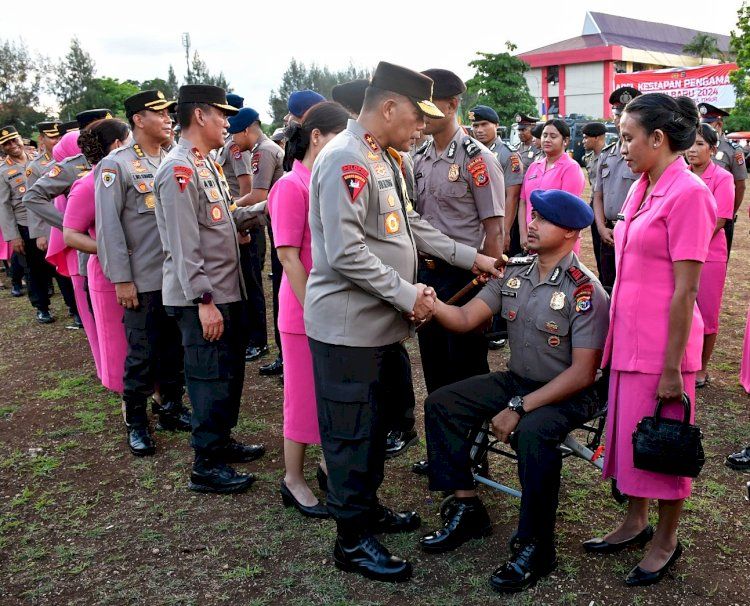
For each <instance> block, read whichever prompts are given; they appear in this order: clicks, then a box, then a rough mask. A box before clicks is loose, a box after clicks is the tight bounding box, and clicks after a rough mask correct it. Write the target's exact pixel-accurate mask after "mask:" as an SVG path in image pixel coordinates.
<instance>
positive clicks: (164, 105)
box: [124, 90, 177, 118]
mask: <svg viewBox="0 0 750 606" xmlns="http://www.w3.org/2000/svg"><path fill="white" fill-rule="evenodd" d="M124 105H125V115H126V116H127V117H128V118H130V117H131V116H132V115H133V114H137V113H138V112H142V111H144V110H147V109H150V110H151V111H155V112H160V111H161V110H163V109H167V110H169V111H174V108H175V106H176V105H177V101H170V100H168V99H167V98H166V97H165V96H164V93H163V92H161V91H160V90H144V91H141V92H140V93H136V94H135V95H132V96H130V97H128V98H127V99H125V103H124Z"/></svg>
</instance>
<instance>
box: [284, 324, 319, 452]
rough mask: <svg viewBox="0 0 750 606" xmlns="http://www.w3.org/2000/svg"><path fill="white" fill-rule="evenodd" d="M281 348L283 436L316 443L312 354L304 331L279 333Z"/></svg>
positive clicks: (317, 437)
mask: <svg viewBox="0 0 750 606" xmlns="http://www.w3.org/2000/svg"><path fill="white" fill-rule="evenodd" d="M281 349H282V350H283V351H284V437H285V438H286V439H287V440H294V441H295V442H299V443H300V444H320V430H319V428H318V406H317V402H316V400H315V381H314V379H313V365H312V354H311V353H310V344H309V343H308V341H307V335H298V334H292V333H289V332H282V333H281Z"/></svg>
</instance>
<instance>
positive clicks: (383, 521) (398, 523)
mask: <svg viewBox="0 0 750 606" xmlns="http://www.w3.org/2000/svg"><path fill="white" fill-rule="evenodd" d="M375 516H376V518H377V519H376V520H375V522H373V526H372V532H373V534H380V533H388V534H395V533H397V532H411V531H412V530H416V529H417V528H419V527H420V526H421V525H422V518H420V517H419V514H418V513H417V512H416V511H398V512H397V511H393V510H392V509H391V508H390V507H384V506H383V505H379V506H378V510H377V512H376V514H375Z"/></svg>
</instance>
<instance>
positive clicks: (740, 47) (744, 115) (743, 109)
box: [724, 2, 750, 131]
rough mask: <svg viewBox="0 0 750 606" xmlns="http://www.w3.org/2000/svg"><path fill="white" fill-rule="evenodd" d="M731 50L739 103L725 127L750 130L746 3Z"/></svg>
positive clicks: (749, 32) (749, 44)
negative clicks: (735, 67)
mask: <svg viewBox="0 0 750 606" xmlns="http://www.w3.org/2000/svg"><path fill="white" fill-rule="evenodd" d="M730 48H731V49H732V53H733V54H734V55H736V59H735V61H736V62H737V70H736V71H733V72H732V73H731V74H729V80H730V81H731V82H732V84H733V85H734V89H735V91H736V92H737V102H736V103H735V105H734V108H733V109H732V112H731V114H730V115H729V117H728V118H727V119H726V121H725V124H724V127H725V128H726V129H727V130H733V131H739V130H750V5H748V4H747V3H746V2H743V3H742V6H741V7H740V9H739V10H738V11H737V26H736V29H735V30H733V31H732V34H731V41H730Z"/></svg>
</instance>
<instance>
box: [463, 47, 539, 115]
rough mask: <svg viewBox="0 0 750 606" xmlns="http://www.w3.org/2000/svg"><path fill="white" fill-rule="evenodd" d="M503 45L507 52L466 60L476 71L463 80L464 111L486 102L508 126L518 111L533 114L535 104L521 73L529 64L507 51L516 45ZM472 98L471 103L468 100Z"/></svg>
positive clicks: (511, 50)
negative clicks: (464, 84)
mask: <svg viewBox="0 0 750 606" xmlns="http://www.w3.org/2000/svg"><path fill="white" fill-rule="evenodd" d="M505 46H506V48H507V49H508V52H505V53H498V54H493V53H477V55H479V57H480V58H479V59H474V60H473V61H471V62H470V63H469V66H470V67H473V68H474V69H475V70H476V73H475V74H474V77H473V78H471V79H470V80H469V81H468V82H467V83H466V87H467V91H466V95H465V99H464V103H463V107H464V110H463V111H464V112H465V113H467V114H468V110H469V109H471V106H472V105H476V104H477V103H479V104H481V105H489V106H490V107H492V108H493V109H494V110H495V111H496V112H497V115H498V116H499V117H500V124H503V125H506V126H508V125H510V124H511V123H512V122H513V119H514V117H515V115H516V114H517V113H519V112H522V113H534V112H535V111H536V103H534V98H533V97H532V96H531V93H530V92H529V87H528V84H526V79H525V78H524V76H523V75H524V73H525V72H526V71H527V70H528V69H529V65H528V64H527V63H526V62H524V61H522V60H521V59H518V58H517V57H514V56H513V55H511V54H510V53H512V52H513V51H514V50H516V45H515V44H513V43H512V42H506V43H505ZM472 99H473V100H474V102H473V103H471V105H470V104H469V102H468V101H469V100H472ZM466 118H467V116H464V119H466Z"/></svg>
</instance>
